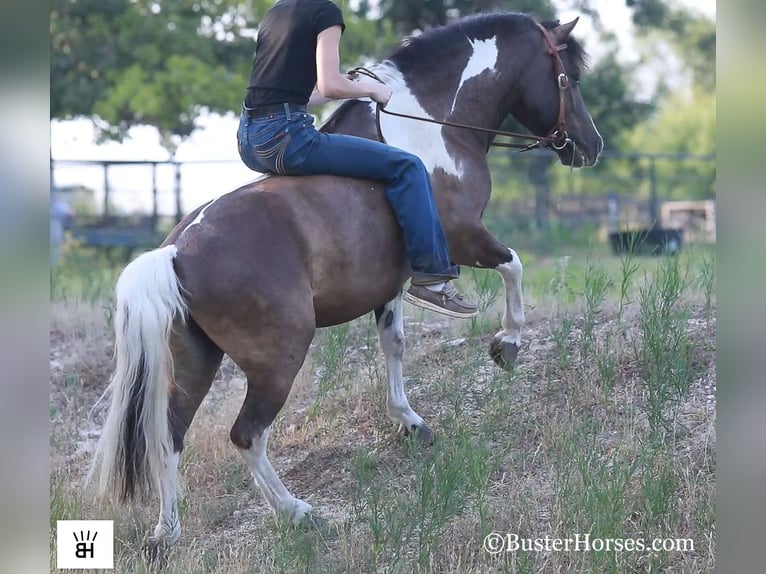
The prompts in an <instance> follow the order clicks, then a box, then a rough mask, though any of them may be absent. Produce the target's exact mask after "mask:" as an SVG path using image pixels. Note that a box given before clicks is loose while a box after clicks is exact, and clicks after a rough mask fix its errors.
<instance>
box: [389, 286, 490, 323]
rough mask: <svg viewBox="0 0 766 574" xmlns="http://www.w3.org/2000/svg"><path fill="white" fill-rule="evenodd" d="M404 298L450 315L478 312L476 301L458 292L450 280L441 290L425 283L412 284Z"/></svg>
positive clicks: (469, 315) (419, 305)
mask: <svg viewBox="0 0 766 574" xmlns="http://www.w3.org/2000/svg"><path fill="white" fill-rule="evenodd" d="M404 300H405V301H407V302H409V303H412V304H413V305H417V306H418V307H423V308H424V309H429V310H431V311H436V312H437V313H443V314H444V315H449V316H450V317H465V318H468V317H475V316H476V315H477V313H478V307H477V305H476V303H474V302H473V301H469V300H468V299H467V298H466V297H465V296H464V295H462V294H460V293H458V290H457V289H455V287H454V285H452V283H451V282H449V281H447V282H446V283H445V284H444V287H443V288H442V289H441V290H440V291H434V290H432V289H429V288H428V287H426V286H425V285H410V288H409V289H407V291H405V292H404Z"/></svg>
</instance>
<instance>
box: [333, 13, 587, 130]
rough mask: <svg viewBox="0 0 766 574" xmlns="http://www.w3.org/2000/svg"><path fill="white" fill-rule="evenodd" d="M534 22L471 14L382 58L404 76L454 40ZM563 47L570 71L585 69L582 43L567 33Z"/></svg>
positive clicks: (549, 24) (515, 30) (347, 106)
mask: <svg viewBox="0 0 766 574" xmlns="http://www.w3.org/2000/svg"><path fill="white" fill-rule="evenodd" d="M535 22H536V20H535V19H534V18H533V17H532V16H529V15H528V14H519V13H515V12H488V13H481V14H474V15H471V16H466V17H465V18H461V19H459V20H455V21H453V22H450V23H449V24H446V25H444V26H438V27H436V28H431V29H429V30H426V31H425V32H423V33H422V34H420V35H418V36H408V37H406V38H404V39H403V40H402V42H401V43H400V44H399V45H398V46H397V47H396V48H394V49H393V50H392V51H391V52H390V54H389V55H388V57H387V58H386V59H387V60H390V61H391V62H393V63H394V64H395V65H396V67H397V68H398V69H399V71H400V72H401V73H402V74H404V75H405V76H408V75H410V74H413V73H414V74H417V73H419V72H418V70H419V68H420V67H426V68H430V67H432V66H433V63H434V62H435V61H438V60H439V58H441V57H442V56H443V54H444V53H445V51H447V50H448V49H449V47H450V46H454V45H455V43H456V42H458V41H460V40H464V39H465V38H466V37H468V38H474V39H478V40H482V39H487V38H491V37H492V36H497V35H499V34H511V35H516V34H522V33H524V32H526V31H528V30H532V29H534V28H535ZM540 23H541V24H542V25H543V26H545V27H546V28H547V29H549V30H552V29H553V28H555V27H556V26H558V25H559V21H558V20H554V21H545V22H540ZM566 46H567V53H568V54H569V57H570V59H571V61H572V65H573V66H574V67H575V70H574V72H577V73H579V72H581V71H582V70H584V69H585V68H587V54H586V52H585V49H584V48H583V45H582V44H581V43H580V42H579V41H578V40H577V39H575V38H573V37H571V36H570V37H569V38H568V40H567V43H566ZM356 103H359V102H358V101H356V100H349V101H346V102H344V103H343V104H341V105H340V106H339V107H338V109H337V110H335V111H334V112H333V113H332V115H331V116H330V118H329V119H328V121H327V123H326V124H325V125H326V126H329V125H330V124H331V123H332V124H334V123H336V122H338V121H339V120H340V119H341V118H342V117H343V116H345V115H346V113H348V112H349V111H350V110H351V109H352V108H353V107H354V106H355V104H356Z"/></svg>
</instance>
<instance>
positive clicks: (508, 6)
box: [358, 0, 555, 35]
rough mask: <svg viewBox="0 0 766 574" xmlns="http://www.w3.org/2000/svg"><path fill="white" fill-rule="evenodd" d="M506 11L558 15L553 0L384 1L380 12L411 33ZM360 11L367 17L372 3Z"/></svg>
mask: <svg viewBox="0 0 766 574" xmlns="http://www.w3.org/2000/svg"><path fill="white" fill-rule="evenodd" d="M493 10H504V11H508V12H524V13H529V14H534V15H535V16H536V17H538V18H540V19H543V20H546V19H552V18H553V17H554V13H555V12H554V8H553V4H552V3H551V2H550V1H549V0H452V1H447V0H432V1H430V2H412V1H411V0H381V1H380V11H381V13H382V16H383V19H385V20H389V21H390V22H391V23H392V24H393V26H394V29H395V30H397V31H398V32H399V33H400V34H402V35H406V34H410V33H411V32H413V31H414V30H425V29H427V28H432V27H434V26H442V25H444V24H446V23H447V22H449V21H450V20H453V19H454V18H457V17H460V16H465V15H467V14H474V13H477V12H490V11H493ZM358 13H360V14H361V15H364V16H367V15H369V13H370V2H361V3H360V7H359V10H358Z"/></svg>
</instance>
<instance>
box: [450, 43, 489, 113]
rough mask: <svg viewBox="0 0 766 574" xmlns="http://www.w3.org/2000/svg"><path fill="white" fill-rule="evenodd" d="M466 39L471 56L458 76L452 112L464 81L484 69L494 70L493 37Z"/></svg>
mask: <svg viewBox="0 0 766 574" xmlns="http://www.w3.org/2000/svg"><path fill="white" fill-rule="evenodd" d="M468 41H469V42H470V44H471V50H472V51H471V57H470V58H468V63H467V64H466V66H465V69H464V70H463V75H462V76H461V77H460V83H459V84H458V87H457V91H455V98H454V99H453V100H452V111H453V112H454V111H455V105H456V104H457V97H458V96H459V95H460V90H462V89H463V86H465V84H466V82H468V80H470V79H471V78H475V77H476V76H478V75H480V74H481V73H482V72H484V70H491V71H494V70H495V68H496V66H497V58H498V52H497V41H496V39H495V38H490V39H489V40H471V39H470V38H468Z"/></svg>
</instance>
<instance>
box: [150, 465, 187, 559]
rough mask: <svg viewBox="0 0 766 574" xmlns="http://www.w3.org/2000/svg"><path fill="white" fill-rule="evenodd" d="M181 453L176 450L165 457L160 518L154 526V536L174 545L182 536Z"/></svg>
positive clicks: (169, 544)
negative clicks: (179, 485) (179, 475)
mask: <svg viewBox="0 0 766 574" xmlns="http://www.w3.org/2000/svg"><path fill="white" fill-rule="evenodd" d="M180 459H181V453H179V452H174V453H173V454H170V455H168V456H167V457H165V467H164V469H163V471H162V475H161V476H160V518H159V521H158V522H157V526H155V527H154V535H153V536H152V538H154V539H155V540H156V541H158V542H160V541H161V542H163V543H164V544H165V545H167V546H172V545H173V544H175V543H176V542H178V539H179V538H180V537H181V523H180V522H179V520H178V463H179V461H180Z"/></svg>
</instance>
